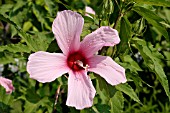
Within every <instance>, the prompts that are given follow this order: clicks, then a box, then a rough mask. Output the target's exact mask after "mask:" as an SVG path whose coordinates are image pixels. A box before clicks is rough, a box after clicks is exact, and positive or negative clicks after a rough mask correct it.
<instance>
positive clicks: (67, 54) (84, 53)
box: [27, 10, 127, 109]
mask: <svg viewBox="0 0 170 113" xmlns="http://www.w3.org/2000/svg"><path fill="white" fill-rule="evenodd" d="M83 24H84V19H83V18H82V16H81V15H80V14H78V13H76V12H73V11H70V10H65V11H62V12H59V13H58V14H57V17H56V19H55V20H54V22H53V25H52V31H53V33H54V35H55V37H56V40H57V43H58V45H59V47H60V49H61V50H62V52H63V53H48V52H43V51H39V52H36V53H33V54H31V55H30V56H29V61H28V63H27V71H28V73H29V74H30V77H31V78H33V79H35V80H37V81H39V82H42V83H45V82H51V81H54V80H55V79H56V78H58V77H60V76H61V75H63V74H65V73H68V74H69V77H68V95H67V101H66V105H68V106H73V107H75V108H76V109H84V108H87V107H91V106H92V104H93V98H94V96H95V93H96V91H95V88H94V86H93V84H92V82H91V80H90V77H89V76H88V75H87V72H88V71H90V72H94V73H96V74H99V75H100V76H101V77H103V78H104V79H105V80H106V81H107V82H108V83H109V84H111V85H117V84H119V83H124V82H126V81H127V80H126V77H125V69H124V68H123V67H121V66H120V65H118V64H117V63H116V62H114V61H113V60H112V58H110V57H108V56H100V55H95V54H96V52H97V51H98V50H100V49H101V48H102V47H103V46H114V45H116V44H118V43H119V42H120V39H119V36H118V32H117V31H116V30H115V29H112V28H110V27H108V26H105V27H100V28H99V29H97V30H96V31H94V32H92V33H91V34H89V35H87V36H86V37H85V38H84V39H83V41H81V42H80V34H81V32H82V29H83Z"/></svg>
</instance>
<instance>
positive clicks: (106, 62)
mask: <svg viewBox="0 0 170 113" xmlns="http://www.w3.org/2000/svg"><path fill="white" fill-rule="evenodd" d="M89 66H90V67H89V71H91V72H94V73H97V74H99V75H100V76H101V77H103V78H104V79H105V80H106V81H107V82H108V83H109V84H111V85H117V84H119V83H125V82H126V81H127V80H126V76H125V69H124V68H123V67H121V66H120V65H119V64H117V63H116V62H115V61H113V60H112V59H111V58H110V57H107V56H100V55H96V56H94V57H91V58H89Z"/></svg>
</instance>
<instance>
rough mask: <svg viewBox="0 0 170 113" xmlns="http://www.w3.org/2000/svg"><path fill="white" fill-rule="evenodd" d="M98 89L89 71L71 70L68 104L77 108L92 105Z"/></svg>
mask: <svg viewBox="0 0 170 113" xmlns="http://www.w3.org/2000/svg"><path fill="white" fill-rule="evenodd" d="M95 93H96V90H95V88H94V86H93V84H92V82H91V80H90V77H89V76H88V75H87V72H85V71H80V72H73V71H70V72H69V78H68V96H67V102H66V104H67V105H68V106H73V107H75V108H76V109H84V108H87V107H91V106H92V104H93V98H94V96H95Z"/></svg>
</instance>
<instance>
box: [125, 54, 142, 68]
mask: <svg viewBox="0 0 170 113" xmlns="http://www.w3.org/2000/svg"><path fill="white" fill-rule="evenodd" d="M123 60H124V62H127V63H129V64H130V65H131V68H132V69H134V70H135V71H142V69H141V68H140V67H139V65H138V63H137V62H136V61H134V60H133V59H132V58H131V56H130V55H125V56H124V57H123ZM132 71H133V70H132Z"/></svg>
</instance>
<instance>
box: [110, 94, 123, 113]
mask: <svg viewBox="0 0 170 113" xmlns="http://www.w3.org/2000/svg"><path fill="white" fill-rule="evenodd" d="M109 104H110V106H111V110H110V112H111V113H123V108H124V97H123V94H122V92H120V91H117V92H116V93H115V95H114V96H113V97H112V98H111V99H110V102H109Z"/></svg>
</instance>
